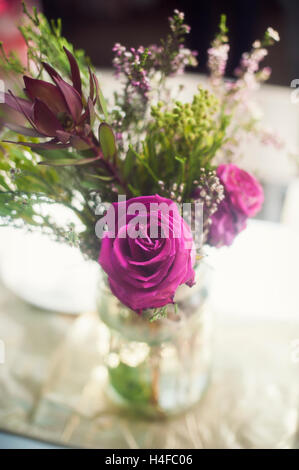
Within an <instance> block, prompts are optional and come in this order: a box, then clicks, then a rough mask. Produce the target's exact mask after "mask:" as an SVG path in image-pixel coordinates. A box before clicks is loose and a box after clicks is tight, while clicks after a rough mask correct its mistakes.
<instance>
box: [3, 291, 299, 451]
mask: <svg viewBox="0 0 299 470" xmlns="http://www.w3.org/2000/svg"><path fill="white" fill-rule="evenodd" d="M0 299H1V301H0V312H1V326H0V339H1V340H2V342H3V343H2V344H4V345H5V358H4V357H2V362H3V360H4V359H5V361H4V363H2V364H0V428H1V429H4V430H9V431H13V432H16V433H20V434H25V435H29V436H35V437H37V438H39V439H44V440H47V441H51V442H56V443H62V444H65V445H70V446H75V447H92V448H95V447H96V448H117V449H121V448H181V449H183V448H263V447H266V448H289V447H295V446H296V445H297V444H296V439H297V436H296V434H297V428H298V411H299V393H298V392H299V361H298V359H299V354H297V353H298V351H297V349H298V344H299V323H295V322H294V321H292V322H290V321H289V320H281V319H273V318H272V319H263V320H262V319H257V318H256V317H253V318H252V319H248V318H247V319H244V318H243V319H242V320H241V319H240V320H236V318H233V319H232V320H231V321H230V320H229V319H228V318H225V321H224V319H221V318H217V316H216V317H215V337H214V360H213V372H212V380H211V384H210V386H209V388H208V390H207V392H206V394H205V396H204V398H203V399H202V401H201V402H200V403H199V404H198V405H197V406H196V407H195V408H193V409H191V410H190V411H189V412H188V413H187V414H185V415H182V416H179V417H177V418H173V419H171V420H165V421H159V422H150V421H143V420H136V418H132V417H130V416H129V415H127V414H125V413H124V412H120V411H119V410H118V409H117V408H116V407H115V405H114V404H113V403H111V402H110V401H109V399H108V398H107V396H106V394H105V384H106V380H107V375H106V370H105V367H104V366H103V362H102V357H103V354H104V353H105V351H106V348H107V330H106V327H105V326H104V325H103V324H101V323H100V321H99V319H98V317H97V315H96V314H94V313H86V314H83V315H81V316H78V317H70V316H67V315H60V314H58V313H52V312H47V311H42V310H39V309H37V308H33V307H31V306H29V305H27V304H24V303H23V302H22V301H21V300H19V299H17V298H16V297H15V296H14V295H13V294H11V293H10V292H8V291H7V290H6V289H5V288H3V287H2V286H1V287H0ZM296 341H298V344H297V342H296ZM2 356H3V355H2Z"/></svg>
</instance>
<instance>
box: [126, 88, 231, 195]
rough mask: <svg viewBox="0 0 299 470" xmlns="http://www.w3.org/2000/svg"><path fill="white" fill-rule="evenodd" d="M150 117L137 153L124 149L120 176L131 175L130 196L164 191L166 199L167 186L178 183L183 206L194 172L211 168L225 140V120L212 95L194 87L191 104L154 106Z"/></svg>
mask: <svg viewBox="0 0 299 470" xmlns="http://www.w3.org/2000/svg"><path fill="white" fill-rule="evenodd" d="M151 114H152V120H151V121H150V123H149V125H148V127H147V129H146V137H145V140H144V141H143V144H142V150H141V151H140V152H136V151H135V150H134V149H133V148H132V147H130V148H129V151H128V153H127V156H126V159H125V162H124V173H125V174H128V175H129V174H131V179H130V184H131V187H133V188H134V193H135V194H153V193H154V192H155V191H157V192H159V193H160V194H161V193H162V192H163V186H164V187H165V190H166V193H167V196H168V197H169V189H170V186H171V185H175V187H176V188H177V190H178V188H179V186H180V185H181V184H183V185H184V192H183V193H182V192H181V197H183V196H184V200H185V201H186V200H188V197H190V189H191V186H192V182H193V181H194V180H198V179H199V176H200V169H201V168H202V167H204V168H208V169H210V168H213V158H214V157H215V155H216V152H217V150H218V149H219V148H220V147H221V145H222V144H223V142H224V141H225V135H226V134H225V133H226V128H227V126H228V124H229V120H230V118H229V116H228V115H226V114H224V113H223V112H222V110H221V108H220V105H219V102H218V100H217V99H216V98H215V96H214V95H212V94H211V93H209V92H208V91H207V90H205V89H203V88H199V91H198V94H196V95H195V96H194V98H193V101H192V103H181V102H179V101H177V102H176V103H175V104H174V105H170V106H169V105H168V104H166V103H163V102H159V103H158V105H157V106H153V107H152V111H151ZM133 168H134V171H133ZM161 182H162V183H163V185H162V184H161ZM164 183H165V184H164ZM161 187H162V190H161ZM145 188H146V190H145ZM177 190H176V191H177Z"/></svg>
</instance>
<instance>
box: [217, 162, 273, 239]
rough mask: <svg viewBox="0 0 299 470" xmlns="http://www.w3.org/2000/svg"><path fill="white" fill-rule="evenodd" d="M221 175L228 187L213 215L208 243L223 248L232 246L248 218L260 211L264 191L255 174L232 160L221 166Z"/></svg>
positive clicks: (221, 179) (219, 171) (224, 184)
mask: <svg viewBox="0 0 299 470" xmlns="http://www.w3.org/2000/svg"><path fill="white" fill-rule="evenodd" d="M217 176H218V177H219V179H220V182H221V184H222V185H223V186H224V192H225V198H224V199H223V201H221V203H220V204H219V206H218V208H217V211H216V212H215V213H214V214H213V215H212V217H211V222H212V223H211V226H210V231H209V237H208V243H209V244H210V245H212V246H216V247H218V248H220V247H221V246H223V245H231V244H232V242H233V241H234V238H235V237H236V235H238V233H240V232H241V231H242V230H244V228H245V227H246V221H247V218H248V217H252V216H254V215H255V214H256V213H257V212H258V211H259V210H260V208H261V206H262V204H263V201H264V193H263V188H262V186H261V185H260V183H259V182H258V181H257V180H256V179H255V178H254V177H253V176H252V175H250V174H249V173H247V172H246V171H244V170H241V169H240V168H238V167H237V166H236V165H233V164H232V163H229V164H227V165H220V166H219V167H218V168H217Z"/></svg>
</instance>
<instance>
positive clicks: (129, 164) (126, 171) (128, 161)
mask: <svg viewBox="0 0 299 470" xmlns="http://www.w3.org/2000/svg"><path fill="white" fill-rule="evenodd" d="M135 162H136V156H135V153H134V151H133V149H132V147H131V146H130V147H129V150H128V152H127V155H126V158H125V160H124V167H123V175H124V179H125V180H126V179H128V177H130V176H131V175H132V170H133V167H134V164H135Z"/></svg>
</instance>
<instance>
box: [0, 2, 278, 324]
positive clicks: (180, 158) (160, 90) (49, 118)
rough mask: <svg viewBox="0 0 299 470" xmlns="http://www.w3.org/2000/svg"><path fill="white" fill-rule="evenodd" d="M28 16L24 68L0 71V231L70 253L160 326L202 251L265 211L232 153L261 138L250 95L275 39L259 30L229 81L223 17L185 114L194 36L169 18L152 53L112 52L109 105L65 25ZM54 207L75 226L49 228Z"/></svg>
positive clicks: (190, 280)
mask: <svg viewBox="0 0 299 470" xmlns="http://www.w3.org/2000/svg"><path fill="white" fill-rule="evenodd" d="M24 16H26V22H25V23H24V25H23V26H21V27H20V31H21V33H22V35H23V37H24V39H25V41H26V44H27V46H28V60H27V65H26V66H24V65H22V64H21V63H20V62H19V61H18V59H17V57H16V56H14V55H10V56H6V55H5V53H4V51H3V50H2V55H1V58H0V65H1V69H2V72H3V74H4V76H5V77H6V81H7V82H9V83H11V84H12V88H13V91H11V90H10V89H8V90H7V91H6V92H5V93H3V95H2V104H1V122H2V143H1V146H0V218H1V219H0V221H1V225H7V224H11V225H12V226H14V227H23V226H24V225H26V226H27V227H28V228H29V229H37V230H41V231H42V232H43V233H46V234H48V235H50V236H52V237H53V238H54V239H55V240H57V241H64V242H66V243H69V244H71V245H76V246H79V248H80V250H81V251H82V252H83V253H84V254H85V255H86V256H87V257H88V258H91V259H92V260H95V261H98V262H99V264H100V265H101V267H102V268H103V270H104V271H105V272H106V273H107V277H108V283H109V286H110V288H111V291H112V292H113V294H114V295H115V296H116V297H117V298H118V299H119V300H120V302H121V303H122V304H124V305H126V306H127V307H129V308H130V309H132V310H134V311H135V312H137V313H138V314H139V315H142V314H143V312H144V311H145V310H147V309H158V310H159V315H160V316H161V315H162V314H164V313H165V312H166V313H167V309H166V310H165V307H166V306H167V305H169V304H172V303H173V302H174V296H175V293H176V291H177V289H178V287H179V286H181V285H182V284H187V285H189V286H192V285H193V284H194V268H195V266H196V265H197V264H198V263H200V259H201V254H200V253H199V250H201V249H202V246H204V245H205V244H208V245H212V246H215V247H221V246H223V245H230V244H231V243H232V242H233V240H234V238H235V237H236V235H237V234H238V233H239V232H240V231H241V230H243V229H244V228H245V227H246V221H247V219H248V217H252V216H254V215H255V214H256V213H257V212H258V211H259V210H260V208H261V206H262V203H263V190H262V187H261V185H260V183H259V182H258V181H257V179H256V178H255V177H254V176H253V175H251V174H249V173H247V172H246V171H244V170H243V169H241V168H239V166H237V159H238V157H239V151H238V143H239V142H240V140H241V138H242V135H245V134H246V133H247V134H252V135H253V136H254V137H257V138H261V140H263V139H264V138H265V135H264V133H263V131H262V130H261V127H260V124H259V122H258V121H257V119H256V117H255V115H252V113H251V110H252V109H253V106H252V102H251V101H250V93H251V91H252V90H254V89H256V87H257V86H258V85H259V83H260V82H263V81H265V80H267V78H268V77H269V74H270V71H269V68H268V67H264V68H260V62H261V61H262V60H263V59H264V57H265V56H266V55H267V48H268V46H270V45H272V44H273V43H274V42H275V41H277V40H279V37H278V34H277V33H276V32H275V31H274V30H273V29H272V28H268V30H267V31H266V33H265V36H264V39H263V40H262V41H255V42H254V44H253V46H252V49H251V51H250V52H248V53H244V54H243V56H242V58H241V62H240V66H239V67H238V69H237V70H236V78H235V79H234V80H226V79H225V78H224V75H225V67H226V62H227V59H228V52H229V43H228V35H227V34H228V31H227V27H226V23H225V17H224V16H222V17H221V22H220V27H219V32H218V34H217V35H216V38H215V39H214V41H213V42H212V45H211V48H210V49H209V50H208V56H209V60H208V67H209V70H210V76H209V87H208V88H207V89H206V88H204V87H203V86H200V85H199V86H198V91H197V93H196V94H195V95H194V96H193V99H192V101H191V102H187V103H186V102H182V101H180V96H179V93H180V90H181V89H180V90H178V96H175V97H174V96H173V93H172V89H171V87H170V86H169V85H170V82H171V80H170V79H169V77H172V76H174V75H176V74H181V73H183V72H184V71H185V68H186V67H187V66H188V67H196V64H197V53H196V52H193V51H190V50H189V49H187V48H186V47H185V45H184V41H185V37H186V35H187V34H188V33H189V31H190V28H189V26H188V25H186V24H185V23H184V14H183V13H181V12H179V11H177V10H175V11H174V14H173V16H172V17H170V18H169V28H170V29H169V34H168V36H167V37H166V38H165V39H163V40H161V42H160V44H158V45H150V46H149V47H142V46H140V47H138V48H137V49H135V48H130V49H127V48H126V47H124V46H122V45H120V44H118V43H117V44H115V46H114V48H113V52H114V59H113V66H114V68H115V74H116V76H117V77H118V79H119V87H118V90H117V91H116V92H115V94H114V102H111V103H107V102H106V100H105V98H104V95H105V90H104V89H102V87H101V83H99V81H98V79H97V76H96V73H95V70H94V68H93V66H92V64H91V63H90V61H89V60H88V58H87V57H86V55H85V54H84V52H83V51H81V50H74V48H73V46H72V45H71V44H69V43H68V42H67V40H66V39H65V38H64V37H63V36H62V34H61V23H60V21H58V22H57V23H55V22H51V23H49V22H48V21H47V20H46V18H45V17H44V16H43V15H42V14H37V12H36V11H35V10H33V12H32V13H31V12H29V11H28V10H27V8H26V6H25V5H24ZM107 203H108V204H107ZM53 204H54V205H56V204H60V205H63V206H65V207H66V208H67V209H68V210H69V211H71V212H72V213H73V214H74V215H75V218H76V221H77V222H76V223H71V224H69V225H67V226H65V225H63V224H58V222H57V220H55V213H54V215H53V211H52V215H51V211H49V210H48V209H47V208H48V207H49V206H51V205H53ZM182 205H185V206H187V209H188V210H186V211H185V212H188V214H187V215H186V216H185V215H184V216H183V214H182ZM54 207H56V206H54ZM199 208H200V210H199ZM199 214H200V217H199ZM194 225H195V228H194V229H193V228H192V227H193V226H194ZM199 232H200V235H201V236H200V237H199V238H198V233H199Z"/></svg>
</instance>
